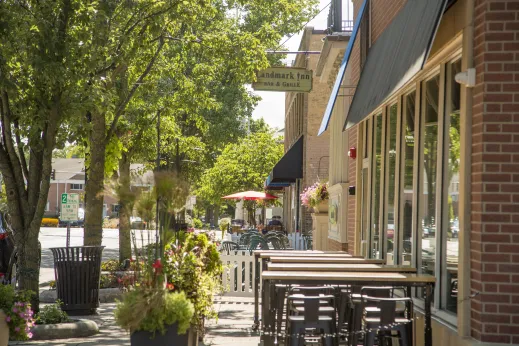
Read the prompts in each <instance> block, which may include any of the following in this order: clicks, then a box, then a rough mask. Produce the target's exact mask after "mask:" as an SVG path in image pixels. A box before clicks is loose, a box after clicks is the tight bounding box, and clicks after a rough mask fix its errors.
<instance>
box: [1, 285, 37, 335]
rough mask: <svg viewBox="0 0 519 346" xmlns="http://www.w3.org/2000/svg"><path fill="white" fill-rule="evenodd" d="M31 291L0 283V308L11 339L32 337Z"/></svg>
mask: <svg viewBox="0 0 519 346" xmlns="http://www.w3.org/2000/svg"><path fill="white" fill-rule="evenodd" d="M30 298H31V292H29V291H17V292H15V290H14V288H13V287H12V286H11V285H2V284H0V310H3V312H4V313H5V314H6V319H5V321H6V322H7V325H8V326H9V336H10V338H11V340H28V339H30V338H32V333H31V327H32V326H33V323H34V320H33V318H32V314H33V312H32V309H31V304H30Z"/></svg>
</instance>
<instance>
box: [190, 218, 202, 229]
mask: <svg viewBox="0 0 519 346" xmlns="http://www.w3.org/2000/svg"><path fill="white" fill-rule="evenodd" d="M203 226H204V224H203V223H202V220H200V219H197V218H194V219H193V227H195V228H196V229H201V228H202V227H203Z"/></svg>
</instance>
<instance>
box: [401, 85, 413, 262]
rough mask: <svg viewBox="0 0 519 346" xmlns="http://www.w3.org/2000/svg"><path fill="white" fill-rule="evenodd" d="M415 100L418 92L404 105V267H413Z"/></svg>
mask: <svg viewBox="0 0 519 346" xmlns="http://www.w3.org/2000/svg"><path fill="white" fill-rule="evenodd" d="M415 98H416V92H415V91H413V92H412V93H410V94H408V95H406V96H405V97H404V104H403V114H404V116H403V122H404V124H403V132H404V133H403V135H404V138H403V151H402V154H403V162H404V164H403V174H404V180H403V185H402V188H403V193H402V198H403V202H402V208H403V209H402V245H401V247H400V248H401V253H402V262H401V264H402V265H405V266H411V257H412V251H413V239H412V234H413V233H412V232H413V195H414V190H413V175H414V174H413V172H414V163H415V159H414V144H415V142H416V136H415V130H414V129H415V127H414V126H415Z"/></svg>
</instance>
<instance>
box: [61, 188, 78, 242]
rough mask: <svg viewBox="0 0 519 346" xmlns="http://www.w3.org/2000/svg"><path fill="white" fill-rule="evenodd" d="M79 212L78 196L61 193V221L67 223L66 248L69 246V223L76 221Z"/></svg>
mask: <svg viewBox="0 0 519 346" xmlns="http://www.w3.org/2000/svg"><path fill="white" fill-rule="evenodd" d="M78 210H79V194H77V193H62V194H61V215H60V219H61V221H68V222H67V247H69V246H70V222H71V221H77V220H78Z"/></svg>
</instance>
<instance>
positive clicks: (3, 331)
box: [0, 284, 9, 346]
mask: <svg viewBox="0 0 519 346" xmlns="http://www.w3.org/2000/svg"><path fill="white" fill-rule="evenodd" d="M0 285H1V284H0ZM5 317H6V316H5V314H4V312H3V311H2V310H0V346H7V343H8V342H9V326H8V325H7V322H6V321H5Z"/></svg>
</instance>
